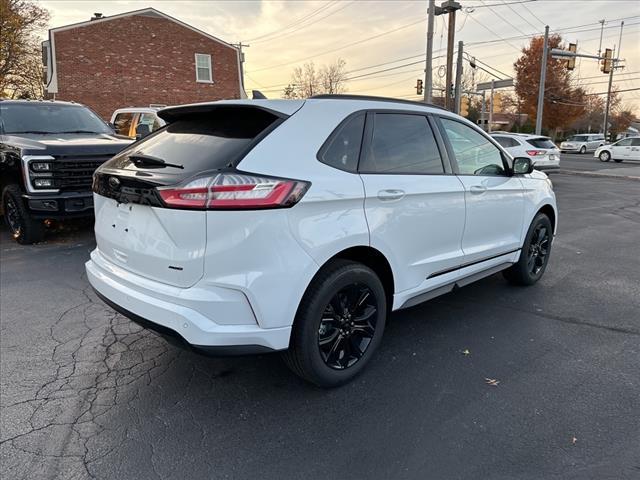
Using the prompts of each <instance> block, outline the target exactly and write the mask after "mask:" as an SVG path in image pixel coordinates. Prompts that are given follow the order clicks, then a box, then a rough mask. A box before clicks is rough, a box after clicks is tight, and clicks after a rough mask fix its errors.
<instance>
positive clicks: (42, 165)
mask: <svg viewBox="0 0 640 480" xmlns="http://www.w3.org/2000/svg"><path fill="white" fill-rule="evenodd" d="M31 170H33V171H34V172H49V171H51V164H50V163H49V162H31Z"/></svg>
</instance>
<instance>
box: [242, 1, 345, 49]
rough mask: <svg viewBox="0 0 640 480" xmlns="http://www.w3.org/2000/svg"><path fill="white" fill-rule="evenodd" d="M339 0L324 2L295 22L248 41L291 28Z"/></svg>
mask: <svg viewBox="0 0 640 480" xmlns="http://www.w3.org/2000/svg"><path fill="white" fill-rule="evenodd" d="M337 1H338V0H330V1H329V2H327V3H325V4H323V5H321V6H320V7H319V8H316V9H315V10H314V11H313V12H311V13H308V14H306V15H303V16H302V17H300V18H298V19H297V20H294V21H293V22H291V23H288V24H287V25H285V26H284V27H281V28H279V29H278V30H274V31H272V32H269V33H265V34H263V35H258V36H257V37H253V38H250V39H248V40H246V42H254V41H256V40H259V39H261V38H265V37H269V36H271V35H275V34H278V33H282V32H283V31H284V30H287V29H289V28H291V27H292V26H295V25H296V24H298V23H300V22H303V21H305V20H308V19H309V18H311V17H313V16H315V15H317V14H318V13H320V12H321V11H322V10H324V9H326V8H328V7H329V6H330V5H331V4H334V3H336V2H337Z"/></svg>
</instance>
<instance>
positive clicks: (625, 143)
mask: <svg viewBox="0 0 640 480" xmlns="http://www.w3.org/2000/svg"><path fill="white" fill-rule="evenodd" d="M629 145H631V139H630V138H625V139H624V140H620V141H619V142H618V143H616V144H615V146H616V147H628V146H629Z"/></svg>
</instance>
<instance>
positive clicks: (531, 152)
mask: <svg viewBox="0 0 640 480" xmlns="http://www.w3.org/2000/svg"><path fill="white" fill-rule="evenodd" d="M546 154H547V152H546V150H527V155H529V156H530V157H539V156H540V155H546Z"/></svg>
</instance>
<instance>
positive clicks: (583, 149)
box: [580, 145, 587, 155]
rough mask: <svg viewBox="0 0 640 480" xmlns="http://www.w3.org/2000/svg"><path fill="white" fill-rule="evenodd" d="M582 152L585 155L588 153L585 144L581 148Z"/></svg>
mask: <svg viewBox="0 0 640 480" xmlns="http://www.w3.org/2000/svg"><path fill="white" fill-rule="evenodd" d="M580 153H581V154H583V155H584V154H585V153H587V147H585V146H584V145H583V146H582V148H580Z"/></svg>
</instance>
